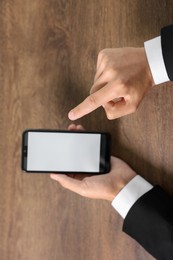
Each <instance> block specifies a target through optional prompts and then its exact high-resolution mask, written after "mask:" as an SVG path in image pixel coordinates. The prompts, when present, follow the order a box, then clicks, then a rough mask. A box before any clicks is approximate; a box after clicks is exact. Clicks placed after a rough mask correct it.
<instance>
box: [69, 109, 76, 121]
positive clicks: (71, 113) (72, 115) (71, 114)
mask: <svg viewBox="0 0 173 260" xmlns="http://www.w3.org/2000/svg"><path fill="white" fill-rule="evenodd" d="M68 117H69V119H70V120H74V119H75V116H74V112H73V111H70V112H69V113H68Z"/></svg>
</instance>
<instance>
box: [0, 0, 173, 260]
mask: <svg viewBox="0 0 173 260" xmlns="http://www.w3.org/2000/svg"><path fill="white" fill-rule="evenodd" d="M172 22H173V2H172V1H170V0H167V1H166V0H165V1H162V0H159V1H154V0H145V1H138V0H134V1H132V0H126V1H125V0H121V1H118V0H116V1H113V0H49V1H46V0H42V1H41V0H34V1H29V0H28V1H27V0H0V111H1V112H0V140H1V142H0V165H1V168H0V178H1V181H0V234H1V236H0V259H2V260H31V259H32V260H50V259H51V260H55V259H56V260H66V259H69V260H88V259H89V260H98V259H99V260H113V259H115V260H126V259H129V260H135V259H136V260H139V259H140V260H146V259H147V260H150V259H153V258H152V257H151V256H150V255H149V254H148V253H147V252H146V251H145V250H144V249H143V248H142V247H140V246H139V245H138V244H137V243H136V242H135V241H133V240H132V239H131V238H129V237H128V236H127V235H126V234H124V233H123V232H122V223H123V222H122V219H121V218H120V217H119V216H118V214H117V213H116V212H115V211H114V210H113V208H112V207H111V205H110V204H109V203H108V202H104V201H94V200H89V199H85V198H82V197H80V196H78V195H75V194H72V193H71V192H69V191H66V190H64V189H63V188H61V187H60V186H58V185H57V184H56V183H54V182H53V181H52V180H50V178H49V176H48V175H41V174H40V175H39V174H38V175H27V174H24V173H22V172H21V169H20V161H21V160H20V159H21V152H20V147H21V133H22V131H23V130H24V129H26V128H50V129H66V127H67V126H68V124H69V120H68V118H67V113H68V111H69V110H70V109H71V108H72V107H73V106H75V105H76V104H78V103H79V102H80V101H81V100H82V99H84V98H85V97H86V96H87V95H88V93H89V89H90V87H91V85H92V81H93V77H94V73H95V66H96V59H97V54H98V52H99V50H101V49H103V48H106V47H123V46H142V45H143V42H144V41H145V40H147V39H150V38H153V37H155V36H157V35H159V33H160V28H161V27H162V26H164V25H167V24H169V23H172ZM171 86H172V84H170V83H169V84H164V85H162V86H159V87H154V88H153V89H152V90H151V91H150V93H148V95H147V96H146V97H145V99H144V100H143V102H142V104H141V106H140V107H139V109H138V111H137V112H136V113H135V114H133V115H130V116H126V117H124V118H122V119H119V120H115V121H108V120H107V119H106V117H105V115H104V113H103V111H102V110H101V109H98V111H95V112H93V113H92V114H91V115H88V116H86V117H84V118H83V119H81V120H79V121H78V122H80V123H82V124H84V125H85V127H86V128H88V130H97V131H98V130H100V131H109V132H111V134H112V137H113V149H112V152H113V154H114V155H117V156H119V157H121V158H123V159H124V160H126V161H127V162H128V163H129V164H130V165H131V166H132V167H133V168H134V169H135V170H136V171H138V172H139V173H140V174H141V175H142V176H144V177H145V178H146V179H147V180H149V181H151V182H152V183H158V184H160V185H161V186H162V187H163V188H165V190H167V191H168V192H169V193H171V194H173V192H172V191H173V160H172V155H173V134H172V122H173V109H172V106H173V88H172V87H171Z"/></svg>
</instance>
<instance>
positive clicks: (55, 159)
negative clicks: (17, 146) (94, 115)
mask: <svg viewBox="0 0 173 260" xmlns="http://www.w3.org/2000/svg"><path fill="white" fill-rule="evenodd" d="M22 169H23V170H24V171H26V172H39V173H50V172H55V173H92V174H99V173H106V172H109V170H110V134H108V133H100V132H86V131H85V132H84V131H54V130H26V131H24V133H23V142H22Z"/></svg>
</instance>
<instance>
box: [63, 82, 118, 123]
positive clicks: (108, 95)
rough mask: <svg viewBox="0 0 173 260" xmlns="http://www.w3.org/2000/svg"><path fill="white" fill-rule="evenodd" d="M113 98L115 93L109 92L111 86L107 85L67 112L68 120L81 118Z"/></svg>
mask: <svg viewBox="0 0 173 260" xmlns="http://www.w3.org/2000/svg"><path fill="white" fill-rule="evenodd" d="M113 98H115V92H113V91H111V85H108V84H107V85H106V86H105V87H103V88H102V89H100V90H98V91H97V92H95V93H93V94H91V95H90V96H88V97H87V98H86V99H85V100H84V101H83V102H81V103H80V104H79V105H78V106H76V107H75V108H74V109H72V110H71V111H70V112H69V114H68V117H69V119H70V120H76V119H78V118H81V117H83V116H84V115H87V114H89V113H91V112H92V111H94V110H95V109H97V108H98V107H100V106H102V105H104V104H105V103H107V102H109V101H110V100H112V99H113Z"/></svg>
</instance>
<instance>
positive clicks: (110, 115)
mask: <svg viewBox="0 0 173 260" xmlns="http://www.w3.org/2000/svg"><path fill="white" fill-rule="evenodd" d="M106 116H107V119H108V120H113V119H115V117H114V115H113V113H112V112H110V111H107V112H106Z"/></svg>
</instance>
